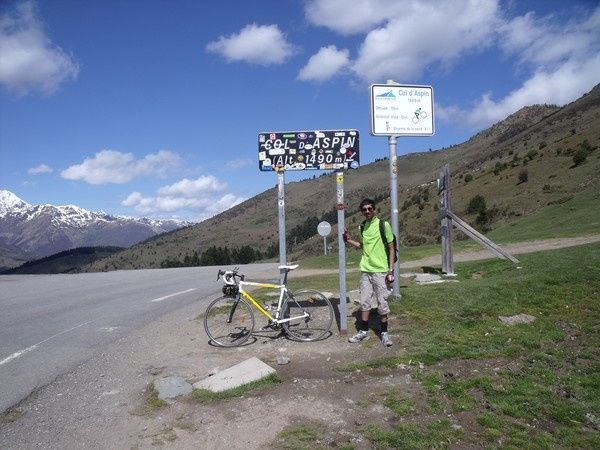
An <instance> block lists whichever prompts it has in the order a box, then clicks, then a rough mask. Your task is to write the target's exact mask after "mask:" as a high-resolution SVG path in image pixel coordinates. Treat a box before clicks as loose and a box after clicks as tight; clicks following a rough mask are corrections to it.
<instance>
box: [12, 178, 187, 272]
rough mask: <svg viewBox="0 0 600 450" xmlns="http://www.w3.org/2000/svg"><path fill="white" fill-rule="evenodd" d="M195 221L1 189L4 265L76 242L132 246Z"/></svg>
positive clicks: (75, 244) (41, 255)
mask: <svg viewBox="0 0 600 450" xmlns="http://www.w3.org/2000/svg"><path fill="white" fill-rule="evenodd" d="M187 225H190V223H189V222H185V221H178V220H171V219H169V220H155V219H146V218H132V217H118V216H111V215H109V214H105V213H101V212H92V211H88V210H86V209H83V208H80V207H78V206H75V205H65V206H53V205H30V204H29V203H27V202H25V201H23V200H21V199H20V198H19V197H17V196H16V195H15V194H13V193H12V192H10V191H7V190H1V189H0V268H2V267H4V268H7V267H13V266H15V265H18V264H20V263H22V262H24V261H27V260H32V259H37V258H43V257H44V256H49V255H52V254H54V253H58V252H61V251H63V250H68V249H71V248H76V247H93V246H118V247H130V246H131V245H133V244H136V243H138V242H140V241H143V240H144V239H147V238H149V237H152V236H154V235H156V234H160V233H164V232H167V231H172V230H175V229H177V228H181V227H183V226H187Z"/></svg>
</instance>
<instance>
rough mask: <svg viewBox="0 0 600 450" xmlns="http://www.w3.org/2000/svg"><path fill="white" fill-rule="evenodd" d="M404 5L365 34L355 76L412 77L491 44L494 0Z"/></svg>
mask: <svg viewBox="0 0 600 450" xmlns="http://www.w3.org/2000/svg"><path fill="white" fill-rule="evenodd" d="M403 6H404V8H403V10H402V14H398V15H397V17H394V18H391V19H390V20H389V21H388V22H387V23H386V24H385V25H384V26H383V27H381V28H377V29H375V30H372V31H370V32H369V33H368V34H367V36H366V37H365V40H364V42H363V43H362V45H361V47H360V49H359V53H358V57H357V58H356V60H355V62H354V65H353V69H354V71H355V73H356V74H357V75H358V76H359V77H360V78H362V79H364V80H366V81H370V82H374V81H382V80H386V79H388V78H390V77H392V78H394V79H396V80H397V81H405V80H414V79H417V78H419V77H420V76H421V74H422V73H423V71H424V69H425V68H426V67H428V66H430V65H432V64H436V63H438V64H439V63H441V64H442V65H445V66H451V65H452V64H453V63H454V62H455V61H457V60H458V59H459V58H460V57H462V56H464V55H465V54H467V53H469V52H476V51H481V50H483V49H484V48H486V47H487V46H489V45H491V44H492V39H493V36H494V32H495V27H496V26H497V25H498V23H499V18H498V5H497V2H496V1H494V0H477V1H467V0H460V1H459V0H456V1H452V2H433V1H411V2H406V3H403Z"/></svg>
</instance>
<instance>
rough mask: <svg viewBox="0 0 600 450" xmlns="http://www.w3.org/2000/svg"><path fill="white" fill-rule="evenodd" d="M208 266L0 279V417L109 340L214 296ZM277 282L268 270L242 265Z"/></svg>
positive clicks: (273, 269)
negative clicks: (0, 414)
mask: <svg viewBox="0 0 600 450" xmlns="http://www.w3.org/2000/svg"><path fill="white" fill-rule="evenodd" d="M216 270H217V268H215V267H194V268H181V269H163V270H132V271H117V272H108V273H89V274H76V275H3V276H0V311H1V313H0V413H2V412H3V411H5V410H6V409H7V408H9V407H11V406H13V405H15V404H17V403H18V402H20V401H21V400H22V399H24V398H26V397H27V396H28V395H29V394H30V393H31V392H33V391H35V390H36V389H37V388H39V387H41V386H44V385H46V384H48V383H49V382H51V381H52V380H54V379H55V378H56V377H58V376H59V375H61V374H64V373H66V372H68V371H69V370H71V369H72V368H74V367H76V366H77V365H79V364H81V363H82V362H84V361H86V360H88V359H90V358H91V357H93V356H94V355H95V354H97V353H98V352H102V350H103V348H104V347H105V346H107V345H108V344H110V343H112V342H114V341H116V340H117V339H119V338H121V337H123V336H127V335H129V334H131V333H132V332H133V331H134V330H136V329H139V328H141V327H142V326H144V325H146V324H147V323H149V322H151V321H153V320H156V319H157V318H159V317H160V316H162V315H165V314H167V313H169V312H171V311H173V310H175V309H177V308H181V307H184V306H186V305H189V304H190V303H193V302H198V312H201V311H202V310H203V307H204V306H206V304H207V302H208V300H209V299H211V298H213V297H215V295H216V294H218V293H219V292H220V289H221V284H220V283H216V282H215V278H216ZM241 271H242V272H243V273H246V274H247V275H248V276H249V278H260V279H265V278H277V276H278V271H277V268H276V264H254V265H248V266H242V267H241Z"/></svg>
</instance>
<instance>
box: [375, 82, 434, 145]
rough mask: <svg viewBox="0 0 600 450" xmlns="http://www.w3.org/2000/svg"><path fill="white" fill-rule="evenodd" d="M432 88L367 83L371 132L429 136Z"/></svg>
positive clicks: (380, 134) (430, 132) (432, 131)
mask: <svg viewBox="0 0 600 450" xmlns="http://www.w3.org/2000/svg"><path fill="white" fill-rule="evenodd" d="M434 132H435V130H434V121H433V88H432V87H431V86H413V85H396V84H373V85H371V134H372V135H374V136H431V135H432V134H433V133H434Z"/></svg>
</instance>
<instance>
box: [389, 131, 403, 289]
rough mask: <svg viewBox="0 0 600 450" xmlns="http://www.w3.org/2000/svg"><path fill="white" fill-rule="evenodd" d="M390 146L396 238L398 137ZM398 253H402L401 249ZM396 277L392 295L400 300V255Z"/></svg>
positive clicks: (393, 228) (393, 138) (398, 234)
mask: <svg viewBox="0 0 600 450" xmlns="http://www.w3.org/2000/svg"><path fill="white" fill-rule="evenodd" d="M388 144H389V147H390V217H391V219H392V231H393V232H394V234H395V235H396V236H400V232H399V231H400V227H399V222H398V166H397V164H398V156H397V154H396V136H389V138H388ZM398 247H399V246H398ZM398 253H400V250H399V249H398ZM394 275H395V278H394V285H393V290H392V293H393V295H394V297H398V298H399V297H401V296H400V255H398V261H396V262H395V263H394Z"/></svg>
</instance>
